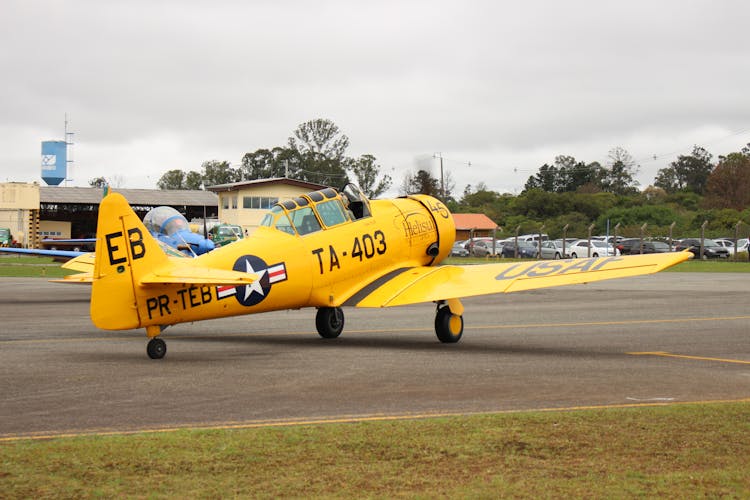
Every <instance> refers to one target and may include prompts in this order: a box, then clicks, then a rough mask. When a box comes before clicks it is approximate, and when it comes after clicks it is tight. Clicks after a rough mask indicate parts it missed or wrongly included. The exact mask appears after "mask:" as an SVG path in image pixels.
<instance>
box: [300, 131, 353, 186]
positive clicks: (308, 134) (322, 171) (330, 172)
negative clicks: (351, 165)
mask: <svg viewBox="0 0 750 500" xmlns="http://www.w3.org/2000/svg"><path fill="white" fill-rule="evenodd" d="M288 144H289V149H291V150H292V151H294V152H296V154H297V157H298V158H299V160H300V168H299V170H297V172H296V177H297V178H298V179H302V180H305V181H309V182H317V183H320V184H328V185H332V184H345V183H346V182H347V181H348V176H347V174H346V169H345V166H346V149H347V148H348V147H349V138H348V137H347V136H346V135H344V134H343V133H341V130H339V128H338V127H337V126H336V124H335V123H333V122H332V121H331V120H325V119H321V118H318V119H315V120H310V121H307V122H305V123H302V124H300V125H299V126H298V127H297V128H296V129H295V130H294V133H293V136H292V137H290V138H289V141H288Z"/></svg>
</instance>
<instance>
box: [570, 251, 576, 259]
mask: <svg viewBox="0 0 750 500" xmlns="http://www.w3.org/2000/svg"><path fill="white" fill-rule="evenodd" d="M570 256H571V257H573V258H574V259H577V258H578V254H577V253H575V252H573V253H572V254H570Z"/></svg>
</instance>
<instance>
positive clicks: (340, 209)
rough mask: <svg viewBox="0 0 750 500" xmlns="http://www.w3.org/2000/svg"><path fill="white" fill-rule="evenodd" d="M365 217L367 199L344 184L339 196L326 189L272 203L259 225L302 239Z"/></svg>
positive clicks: (353, 187) (330, 189) (367, 204)
mask: <svg viewBox="0 0 750 500" xmlns="http://www.w3.org/2000/svg"><path fill="white" fill-rule="evenodd" d="M369 216H370V202H369V201H368V200H367V197H365V195H364V194H363V193H362V191H361V190H360V189H359V188H358V187H357V186H356V185H354V184H347V185H346V186H345V187H344V189H342V190H341V193H339V192H337V191H336V190H335V189H333V188H326V189H321V190H320V191H313V192H312V193H307V194H304V195H302V196H300V197H298V198H294V199H292V200H284V201H281V202H279V203H276V204H275V205H274V206H273V207H272V208H271V211H270V212H268V213H267V214H266V216H265V217H264V218H263V220H262V221H261V223H260V225H261V226H266V227H273V228H276V229H278V230H279V231H283V232H285V233H288V234H299V235H300V236H304V235H306V234H310V233H314V232H316V231H320V230H322V229H325V228H329V227H334V226H337V225H339V224H343V223H345V222H349V221H355V220H358V219H362V218H364V217H369Z"/></svg>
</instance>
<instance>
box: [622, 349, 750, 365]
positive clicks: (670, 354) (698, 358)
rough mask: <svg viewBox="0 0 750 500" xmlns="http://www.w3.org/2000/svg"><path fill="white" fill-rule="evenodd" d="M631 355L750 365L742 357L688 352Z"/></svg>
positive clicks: (636, 353) (749, 362)
mask: <svg viewBox="0 0 750 500" xmlns="http://www.w3.org/2000/svg"><path fill="white" fill-rule="evenodd" d="M627 354H630V355H631V356H661V357H663V358H681V359H694V360H698V361H717V362H720V363H736V364H739V365H750V361H745V360H742V359H726V358H709V357H706V356H689V355H687V354H672V353H669V352H661V351H655V352H629V353H627Z"/></svg>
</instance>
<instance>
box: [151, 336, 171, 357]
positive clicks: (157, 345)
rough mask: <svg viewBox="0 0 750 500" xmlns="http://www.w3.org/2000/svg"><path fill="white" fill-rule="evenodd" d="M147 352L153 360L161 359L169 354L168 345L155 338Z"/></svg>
mask: <svg viewBox="0 0 750 500" xmlns="http://www.w3.org/2000/svg"><path fill="white" fill-rule="evenodd" d="M146 352H147V353H148V357H149V358H151V359H161V358H163V357H164V355H165V354H167V343H166V342H164V341H163V340H162V339H160V338H157V337H155V338H153V339H151V340H149V341H148V345H147V346H146Z"/></svg>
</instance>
